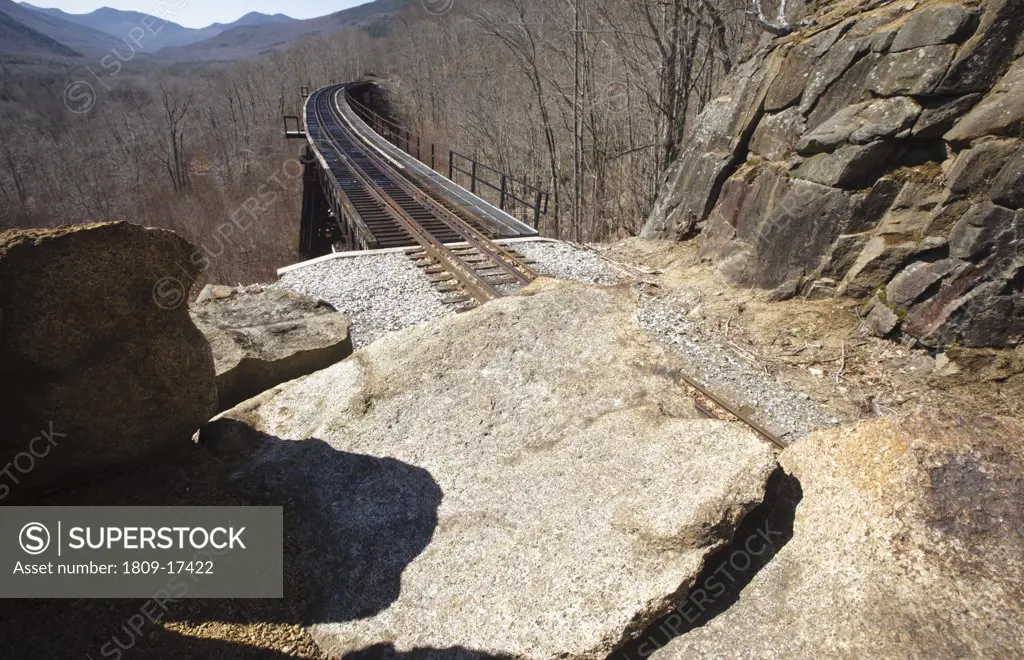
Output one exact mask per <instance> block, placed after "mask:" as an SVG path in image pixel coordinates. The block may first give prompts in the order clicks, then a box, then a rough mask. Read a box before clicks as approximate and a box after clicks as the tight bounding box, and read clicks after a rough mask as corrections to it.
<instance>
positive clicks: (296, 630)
mask: <svg viewBox="0 0 1024 660" xmlns="http://www.w3.org/2000/svg"><path fill="white" fill-rule="evenodd" d="M216 426H217V427H219V428H218V440H219V439H220V438H226V439H228V440H233V441H234V442H229V443H227V444H224V443H221V442H219V441H218V442H216V443H213V444H212V446H203V445H200V446H196V445H192V444H187V445H185V446H182V447H180V448H179V449H178V450H176V451H175V452H173V453H171V454H169V455H167V456H165V457H164V458H163V460H161V461H160V462H159V464H153V465H149V466H147V467H145V468H142V469H139V470H136V471H133V472H130V473H126V474H121V475H118V476H114V477H111V478H107V479H104V480H102V481H97V482H96V483H93V484H90V485H86V486H79V487H75V488H71V489H67V490H64V491H60V492H56V493H51V494H50V495H48V496H46V497H44V498H42V499H37V500H35V501H33V502H32V504H35V505H40V506H69V505H78V506H283V507H284V509H285V541H284V595H285V597H284V598H283V599H260V600H230V599H211V600H180V601H178V602H176V603H173V604H171V606H170V608H169V609H168V610H167V611H166V612H163V613H162V615H161V620H160V621H155V622H148V621H147V622H146V624H145V625H144V626H143V627H142V629H141V630H140V631H134V632H133V631H131V630H130V629H128V627H127V626H126V622H129V621H131V620H132V618H133V617H136V618H137V617H138V613H139V612H140V611H141V608H142V607H143V606H147V604H150V605H151V603H150V602H149V600H148V599H134V600H82V599H75V600H29V601H18V600H6V601H0V639H4V640H5V643H4V644H3V645H0V658H28V657H54V658H56V657H79V656H82V655H83V653H82V650H83V649H85V650H86V651H87V652H89V649H93V650H95V651H96V652H94V653H92V655H93V657H97V658H99V657H104V656H102V653H101V652H100V649H102V648H104V645H106V644H110V643H112V642H113V640H114V639H115V638H116V639H118V640H121V642H122V643H131V644H132V647H133V650H132V651H131V657H133V658H137V659H139V660H150V659H157V658H161V659H162V658H169V657H176V658H214V657H216V658H221V657H224V658H276V657H285V656H283V655H279V654H278V653H277V652H275V651H269V650H266V648H267V647H272V648H283V647H285V646H289V645H290V646H292V647H293V648H295V645H296V644H298V645H299V646H305V645H312V644H313V640H312V639H311V637H310V636H309V633H308V632H306V631H305V630H304V626H308V625H311V624H314V623H321V622H331V623H336V622H343V621H351V620H355V619H360V618H363V617H369V616H373V615H374V614H377V613H379V612H381V611H383V610H385V609H387V608H388V607H389V606H390V605H391V604H392V603H393V602H394V601H395V600H396V599H397V597H398V595H399V592H400V591H401V580H402V574H403V572H404V571H405V568H406V567H407V566H408V565H409V564H410V563H411V562H412V561H413V560H414V559H415V558H416V557H417V556H418V555H419V554H420V553H421V552H423V550H424V549H425V548H426V547H427V545H428V544H429V543H430V541H431V539H432V538H433V535H434V530H435V528H436V526H437V510H438V507H439V506H440V503H441V499H442V492H441V489H440V487H439V486H438V485H437V482H436V481H435V480H434V479H433V477H432V476H431V475H430V473H429V472H427V471H426V470H423V469H421V468H417V467H414V466H412V465H408V464H406V463H403V462H401V461H397V460H393V459H383V458H376V457H372V456H364V455H358V454H352V453H348V452H342V451H338V450H336V449H334V448H333V447H331V446H330V445H328V444H327V443H325V442H323V441H321V440H316V439H313V440H308V441H304V442H290V441H284V440H281V439H279V438H274V437H271V436H265V435H262V434H257V433H255V432H254V431H253V430H252V429H250V428H249V427H247V426H246V425H244V424H240V423H238V422H229V421H225V422H220V423H218V424H217V425H216ZM53 621H60V622H61V626H62V633H61V635H53V634H52V627H51V626H52V622H53ZM166 624H171V627H172V628H173V629H174V631H176V632H171V631H170V630H168V629H167V628H165V627H164V626H165V625H166ZM219 627H223V628H224V631H223V632H222V633H218V632H217V631H216V629H217V628H219ZM179 633H180V634H179ZM250 634H251V635H253V637H251V638H249V637H248V635H250ZM209 637H216V639H209ZM234 639H246V640H248V641H246V643H244V644H241V645H238V644H234V643H233V642H231V641H226V640H234ZM293 639H294V641H293ZM258 647H264V648H258ZM110 648H114V647H113V646H111V647H110ZM438 653H440V654H441V655H439V656H437V657H445V658H447V657H461V656H459V655H455V656H450V655H447V652H438ZM127 656H128V653H127V652H125V657H127ZM106 657H109V656H106ZM365 657H372V656H365Z"/></svg>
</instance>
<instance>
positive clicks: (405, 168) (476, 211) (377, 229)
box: [305, 86, 537, 248]
mask: <svg viewBox="0 0 1024 660" xmlns="http://www.w3.org/2000/svg"><path fill="white" fill-rule="evenodd" d="M343 88H344V86H338V88H337V90H336V91H335V92H334V93H319V94H314V95H312V96H311V97H310V102H309V103H307V106H306V113H305V114H306V116H305V120H306V128H305V133H306V137H307V138H308V140H309V142H310V143H311V144H312V145H313V147H314V148H315V150H316V152H317V153H318V154H320V155H321V156H322V158H323V160H324V161H325V164H326V166H327V167H328V168H329V169H330V171H331V173H332V174H333V175H334V177H335V179H336V180H337V182H338V184H339V186H340V188H341V189H342V190H343V191H344V192H345V194H346V196H347V197H348V198H349V201H351V202H352V205H353V206H354V207H355V210H356V211H357V213H358V215H359V217H360V218H361V220H362V221H363V222H364V223H365V225H366V228H367V229H368V230H369V232H370V233H371V234H372V235H373V239H374V242H375V243H376V244H377V245H378V246H379V247H381V248H391V247H411V246H415V245H417V241H416V240H415V238H414V237H412V236H411V235H409V233H408V232H407V231H405V230H404V229H403V228H402V226H401V225H400V224H399V223H397V222H395V220H394V219H393V217H392V216H391V215H390V214H388V213H384V212H381V210H380V209H379V208H378V207H377V205H376V204H374V203H373V202H372V200H369V199H366V198H365V195H364V194H361V192H360V186H359V185H358V182H356V181H354V180H353V179H352V177H351V176H350V175H348V174H347V173H346V169H345V168H344V167H343V166H342V164H341V163H340V162H339V160H338V158H337V157H336V156H335V154H334V153H333V150H332V142H333V143H336V144H337V143H340V144H341V146H342V147H343V149H344V151H345V153H346V154H347V155H348V156H350V157H351V158H353V159H354V160H355V161H356V162H357V165H358V166H359V168H360V169H364V170H365V169H367V168H369V170H370V171H372V170H373V166H372V164H370V163H369V162H368V160H367V159H366V158H365V157H364V156H363V153H364V151H365V150H366V149H372V150H374V151H375V152H376V153H377V154H379V155H381V156H382V157H384V158H386V159H387V160H388V161H389V163H390V165H391V167H393V168H394V169H395V170H398V171H401V172H402V173H403V174H404V175H405V176H406V177H407V178H408V179H409V180H411V181H412V182H413V183H414V184H415V185H416V186H417V187H419V188H421V189H422V190H424V191H425V192H427V193H429V194H432V196H434V197H437V198H440V199H443V200H445V201H446V202H447V203H448V204H449V205H451V206H452V207H453V208H454V209H455V210H457V211H458V212H460V215H462V216H463V217H464V218H466V219H467V221H468V222H469V223H470V224H471V225H472V226H473V227H474V228H475V229H477V230H479V231H481V232H482V233H483V234H485V235H486V236H488V237H490V238H525V237H531V236H537V231H536V230H534V229H533V228H532V227H530V226H529V225H528V224H526V223H524V222H522V221H520V220H518V219H517V218H515V217H513V216H511V215H509V214H508V213H505V212H504V211H502V210H501V209H499V208H497V207H495V206H493V205H492V204H490V203H488V202H487V201H486V200H484V199H482V198H480V197H478V196H477V195H474V194H473V193H471V192H470V191H468V190H466V189H465V188H463V187H461V186H459V185H458V184H456V183H454V182H453V181H450V180H448V179H447V178H446V177H444V176H443V175H441V174H440V173H438V172H435V171H434V170H433V169H431V168H430V167H429V166H427V165H425V164H423V163H421V162H419V161H418V160H416V159H415V158H414V157H412V156H410V155H408V154H406V153H405V152H404V151H402V150H401V149H399V148H398V147H396V146H394V145H393V144H391V143H390V142H388V141H387V140H385V139H384V138H383V137H381V136H380V135H379V134H377V133H376V132H375V131H374V130H373V129H371V128H370V127H369V126H367V125H366V123H365V122H363V120H362V119H360V118H359V116H358V115H357V114H356V113H355V112H354V111H353V110H352V108H351V107H350V106H349V104H348V102H347V101H346V100H345V95H344V93H339V92H341V90H343ZM324 118H326V121H322V120H323V119H324ZM352 136H355V137H356V138H357V139H358V141H359V143H358V144H357V143H354V142H353V140H352ZM374 178H375V179H376V180H377V181H378V182H379V183H381V184H382V185H384V184H386V183H387V181H386V179H385V178H384V177H382V176H379V175H376V176H374ZM389 192H391V193H392V194H393V195H397V196H400V197H401V196H403V193H402V191H400V190H391V191H389ZM396 201H398V202H399V204H400V205H402V206H403V207H408V206H410V205H411V206H412V208H413V211H412V215H413V217H415V219H416V220H417V221H418V222H420V224H422V225H423V226H424V228H425V229H426V230H427V231H428V232H430V234H431V235H432V236H434V237H435V238H436V239H438V240H439V241H440V242H442V243H454V242H459V241H460V240H462V239H461V237H460V236H459V235H458V234H457V233H454V232H453V231H451V229H450V228H449V227H448V226H447V225H446V224H445V223H442V222H438V221H437V220H436V219H435V218H434V214H433V212H432V211H431V210H430V209H428V208H418V206H419V205H418V204H417V203H416V201H415V200H413V199H411V198H408V196H407V195H406V196H404V197H403V198H402V199H397V200H396Z"/></svg>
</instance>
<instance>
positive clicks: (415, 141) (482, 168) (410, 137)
mask: <svg viewBox="0 0 1024 660" xmlns="http://www.w3.org/2000/svg"><path fill="white" fill-rule="evenodd" d="M345 96H346V98H347V100H348V102H349V105H351V106H352V109H353V110H354V111H355V112H356V114H358V115H359V117H360V118H361V119H362V120H363V121H365V122H366V123H367V124H369V125H370V127H371V128H373V130H374V131H376V132H377V134H378V135H380V136H381V137H383V138H384V139H385V140H387V141H388V142H390V143H391V144H393V145H395V146H396V147H398V148H399V149H401V150H402V151H404V152H405V153H407V154H409V155H410V156H412V157H413V158H415V159H416V160H418V161H420V162H421V163H423V164H424V165H429V166H430V168H431V169H432V170H434V171H435V172H439V173H441V174H444V171H443V170H440V169H438V155H439V154H440V153H443V151H442V150H441V149H439V148H438V146H437V145H436V144H434V143H433V142H431V143H425V142H424V140H423V139H422V138H421V137H420V136H419V135H418V134H416V133H414V132H412V131H411V130H409V129H408V128H407V127H405V126H402V125H401V124H399V123H398V122H395V121H392V120H390V119H387V118H386V117H383V116H381V115H380V114H378V113H376V112H374V111H373V110H371V109H370V108H368V107H366V106H365V105H364V104H362V103H360V102H359V101H357V100H356V99H355V98H353V97H352V95H351V94H349V93H348V92H347V91H346V93H345ZM447 151H448V173H447V174H448V178H449V179H450V180H452V181H453V182H455V183H458V184H459V185H462V183H461V182H460V181H459V177H458V175H460V174H461V175H464V177H467V178H468V185H469V190H470V192H472V193H473V194H474V195H478V196H480V197H483V198H484V199H487V198H488V197H490V198H492V199H489V200H488V201H492V203H494V204H495V206H497V207H498V208H500V209H501V210H502V211H505V212H506V213H508V214H509V215H512V216H514V217H515V216H517V214H519V213H520V212H522V214H523V215H524V216H525V218H524V220H526V219H528V220H529V221H532V223H533V228H534V229H540V217H541V216H542V215H547V212H548V204H549V202H550V197H551V196H550V194H549V193H547V192H545V191H543V190H541V189H540V188H539V187H538V186H534V185H531V184H529V183H526V182H525V181H522V180H520V179H516V178H514V177H512V176H510V175H509V174H507V173H506V172H503V171H501V170H498V169H495V168H493V167H490V166H489V165H485V164H483V163H481V162H479V161H477V160H476V159H474V158H470V157H469V156H465V155H463V154H460V153H458V152H457V151H455V150H453V149H448V150H447ZM481 188H485V189H487V190H489V191H490V192H491V193H492V194H491V195H486V194H484V191H483V190H481ZM494 198H496V199H494Z"/></svg>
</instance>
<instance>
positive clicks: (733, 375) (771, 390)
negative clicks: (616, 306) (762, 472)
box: [637, 293, 840, 443]
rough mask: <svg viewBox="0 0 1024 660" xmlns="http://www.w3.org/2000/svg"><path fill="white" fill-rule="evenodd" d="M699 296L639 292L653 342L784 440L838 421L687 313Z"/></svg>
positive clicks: (642, 317) (640, 313)
mask: <svg viewBox="0 0 1024 660" xmlns="http://www.w3.org/2000/svg"><path fill="white" fill-rule="evenodd" d="M699 304H700V303H699V301H698V299H697V298H696V296H694V295H687V294H686V293H682V294H678V295H674V296H670V297H667V298H654V297H651V296H647V295H641V297H640V300H639V302H638V307H637V317H638V319H639V321H640V327H642V328H643V329H644V330H645V331H646V332H647V333H648V334H650V335H651V336H652V337H653V338H654V339H655V340H656V341H658V342H659V343H662V344H663V345H665V346H667V347H668V348H670V349H671V350H672V351H673V352H675V353H676V354H677V355H679V356H680V357H681V358H682V360H683V362H684V363H685V364H686V366H687V371H688V375H689V376H690V377H692V378H694V379H695V380H696V381H697V382H699V383H700V384H701V385H704V386H705V387H707V388H708V389H709V390H711V391H712V392H714V393H716V394H718V395H720V396H722V397H724V398H726V399H727V400H729V401H730V402H731V403H733V404H734V405H738V406H741V407H747V408H750V409H752V410H754V411H756V412H755V416H756V418H757V419H758V421H760V422H761V423H762V424H764V425H766V426H767V427H768V429H769V430H771V431H772V432H774V433H776V434H778V435H780V436H782V440H783V442H786V443H790V442H792V441H793V440H794V439H796V438H799V437H801V436H804V435H807V434H808V433H811V432H812V431H816V430H820V429H824V428H830V427H833V426H836V425H838V424H839V423H840V420H839V419H838V418H836V416H835V415H833V414H830V413H829V412H828V411H827V410H825V409H823V408H822V407H821V406H819V405H818V404H816V403H815V402H814V401H812V400H811V399H810V397H809V396H808V395H807V394H806V393H802V392H796V391H793V390H790V389H788V388H786V387H785V386H784V385H783V384H782V383H779V382H778V381H777V380H776V379H775V378H772V377H771V376H769V375H768V374H766V373H765V371H764V369H763V367H761V366H760V365H758V364H756V362H755V360H754V359H752V356H747V355H744V354H743V352H742V349H738V348H735V347H732V346H729V345H728V343H727V342H725V341H723V340H722V339H721V338H719V337H716V336H715V335H713V334H711V333H710V332H708V331H707V330H705V329H704V328H703V327H701V325H700V323H698V322H696V321H694V320H692V319H690V318H689V316H688V313H690V312H691V311H693V310H694V309H696V308H697V307H698V305H699Z"/></svg>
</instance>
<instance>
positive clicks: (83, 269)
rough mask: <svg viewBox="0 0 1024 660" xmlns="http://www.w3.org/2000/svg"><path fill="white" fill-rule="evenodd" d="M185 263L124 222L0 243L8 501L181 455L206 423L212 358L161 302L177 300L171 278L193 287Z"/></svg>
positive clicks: (11, 237)
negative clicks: (162, 453)
mask: <svg viewBox="0 0 1024 660" xmlns="http://www.w3.org/2000/svg"><path fill="white" fill-rule="evenodd" d="M192 251H193V250H192V248H191V246H189V244H188V243H187V242H186V241H185V240H184V239H182V238H180V237H178V236H177V235H175V234H173V233H171V232H169V231H163V230H156V229H145V228H143V227H139V226H136V225H131V224H127V223H106V224H95V225H81V226H75V227H67V228H62V229H53V230H30V231H5V232H0V451H2V452H3V456H4V461H3V462H4V463H7V462H8V461H13V468H12V469H11V474H12V475H13V477H14V478H15V479H16V481H14V482H13V483H12V482H11V481H6V482H5V484H7V485H8V486H12V490H15V487H14V486H15V485H16V487H17V490H19V491H20V490H24V489H30V488H32V487H36V486H47V485H51V484H54V483H58V482H67V481H77V480H88V479H94V478H97V477H98V476H99V471H100V470H102V469H104V468H112V467H120V466H127V465H130V464H132V463H133V462H135V461H138V460H141V459H143V458H145V457H146V456H148V455H150V454H152V453H154V452H157V451H159V450H161V449H164V448H167V447H170V446H173V445H175V444H179V445H184V444H187V443H188V442H189V441H190V438H191V437H192V434H193V433H194V432H195V431H196V429H198V428H199V427H200V426H202V425H203V424H204V423H205V422H206V421H207V420H209V418H210V417H211V416H212V415H213V414H214V413H215V412H216V404H217V391H216V386H215V384H214V372H213V356H212V354H211V352H210V346H209V344H207V342H206V339H205V338H204V337H203V335H202V333H200V332H199V330H198V329H196V327H195V325H193V323H192V320H191V319H190V318H189V315H188V309H187V307H186V306H185V305H183V304H168V301H171V302H175V301H179V302H183V296H184V294H185V292H184V290H183V289H181V290H179V289H177V283H178V280H177V278H179V277H184V276H185V275H183V273H182V269H185V274H187V276H188V277H195V276H198V272H197V271H196V270H195V267H194V266H192V265H191V261H190V259H189V256H190V254H191V253H192ZM168 294H173V296H172V297H173V298H174V300H171V298H168ZM43 431H46V432H47V434H49V435H41V432H43ZM54 433H56V434H59V435H53V434H54ZM36 438H43V441H42V442H40V441H37V440H36ZM50 438H52V440H50ZM29 465H31V466H32V469H28V470H25V469H23V468H28V467H29Z"/></svg>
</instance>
